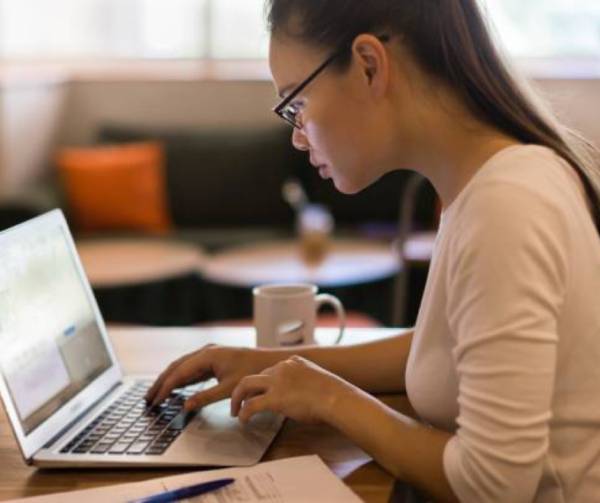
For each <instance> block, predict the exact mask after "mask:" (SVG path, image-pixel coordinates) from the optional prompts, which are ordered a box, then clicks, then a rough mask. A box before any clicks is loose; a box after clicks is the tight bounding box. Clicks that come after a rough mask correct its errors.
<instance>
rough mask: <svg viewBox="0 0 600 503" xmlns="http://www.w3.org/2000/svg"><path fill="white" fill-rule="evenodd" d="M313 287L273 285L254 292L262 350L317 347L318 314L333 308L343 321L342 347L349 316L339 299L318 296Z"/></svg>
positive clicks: (256, 323)
mask: <svg viewBox="0 0 600 503" xmlns="http://www.w3.org/2000/svg"><path fill="white" fill-rule="evenodd" d="M318 291H319V289H318V287H317V286H315V285H310V284H272V285H263V286H258V287H256V288H254V290H253V291H252V293H253V297H254V326H255V328H256V345H257V346H259V347H277V346H294V345H297V344H314V343H315V335H314V334H315V325H316V321H317V312H318V311H319V309H320V308H321V306H323V305H325V304H329V305H330V306H332V307H333V308H334V309H335V311H336V313H337V315H338V318H339V326H340V331H339V334H338V337H337V339H336V341H335V343H336V344H337V343H339V341H340V340H341V339H342V336H343V334H344V329H345V328H346V312H345V311H344V306H343V305H342V303H341V302H340V300H339V299H338V298H337V297H334V296H333V295H329V294H325V293H323V294H318Z"/></svg>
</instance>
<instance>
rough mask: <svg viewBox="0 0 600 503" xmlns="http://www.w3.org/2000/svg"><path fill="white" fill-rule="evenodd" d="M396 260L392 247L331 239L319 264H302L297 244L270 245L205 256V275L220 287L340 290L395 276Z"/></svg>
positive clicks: (242, 247)
mask: <svg viewBox="0 0 600 503" xmlns="http://www.w3.org/2000/svg"><path fill="white" fill-rule="evenodd" d="M399 264H400V261H399V257H398V254H397V253H396V252H395V251H394V249H393V247H392V246H391V245H390V244H385V243H380V242H370V241H365V240H361V241H359V240H333V241H332V243H331V245H330V249H329V252H328V254H327V255H326V257H325V259H324V260H323V262H322V263H321V264H319V265H316V266H310V265H308V264H306V263H305V262H303V261H302V259H301V256H300V248H299V244H298V242H297V241H296V240H287V241H285V240H283V241H268V242H263V243H258V244H253V245H247V246H240V247H237V248H233V249H229V250H225V251H224V252H221V253H218V254H216V255H214V256H211V257H209V259H208V260H207V261H206V264H205V266H204V277H205V278H206V279H208V280H210V281H213V282H215V283H218V284H223V285H228V286H235V287H243V288H248V287H254V286H256V285H260V284H263V283H275V282H278V283H281V282H282V281H285V282H290V283H314V284H316V285H319V286H322V287H330V288H336V287H343V286H350V285H358V284H361V283H371V282H374V281H379V280H383V279H386V278H390V277H392V276H394V275H395V274H396V273H397V272H398V270H399V267H400V266H399Z"/></svg>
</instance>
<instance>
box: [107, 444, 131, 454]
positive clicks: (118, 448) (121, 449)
mask: <svg viewBox="0 0 600 503" xmlns="http://www.w3.org/2000/svg"><path fill="white" fill-rule="evenodd" d="M128 447H129V442H119V443H116V444H115V445H113V446H112V447H111V448H110V451H109V452H110V453H111V454H123V453H125V451H126V450H127V448H128Z"/></svg>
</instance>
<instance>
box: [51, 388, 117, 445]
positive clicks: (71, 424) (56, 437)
mask: <svg viewBox="0 0 600 503" xmlns="http://www.w3.org/2000/svg"><path fill="white" fill-rule="evenodd" d="M122 385H123V382H122V381H121V382H118V383H116V384H115V385H114V386H113V387H112V388H110V389H109V390H108V391H107V392H106V393H104V394H103V395H102V396H101V397H100V398H99V399H98V400H96V401H95V402H94V403H93V404H91V405H90V406H89V407H88V408H87V409H85V410H83V411H82V412H81V414H79V415H78V416H77V417H76V418H75V419H73V421H71V422H70V423H69V424H67V426H65V427H64V428H63V429H62V430H60V431H59V432H58V433H57V434H56V435H54V436H53V437H52V438H51V439H50V440H49V441H48V442H47V443H46V445H44V447H43V449H48V448H49V447H51V446H52V445H54V443H55V442H57V441H58V439H59V438H60V437H62V436H63V435H64V434H65V433H66V432H67V431H69V430H70V429H71V428H72V427H73V426H74V425H75V424H76V423H77V422H79V421H81V419H83V417H84V416H85V415H86V414H88V413H89V412H90V410H92V409H93V408H94V407H96V406H97V405H98V404H99V403H100V402H101V401H102V400H104V399H105V398H106V397H107V396H108V395H110V394H111V393H112V392H114V391H115V389H117V388H118V387H119V386H122Z"/></svg>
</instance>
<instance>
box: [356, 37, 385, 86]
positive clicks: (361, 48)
mask: <svg viewBox="0 0 600 503" xmlns="http://www.w3.org/2000/svg"><path fill="white" fill-rule="evenodd" d="M352 54H353V56H354V60H355V62H356V64H358V67H359V70H360V72H361V73H362V75H363V76H364V82H365V84H366V85H367V86H369V89H370V91H371V93H374V96H376V97H381V96H383V95H384V94H385V92H386V90H387V87H388V84H389V78H390V56H389V54H388V52H387V50H386V48H385V46H384V44H383V42H381V40H379V39H378V38H377V37H375V36H374V35H371V34H367V33H365V34H362V35H359V36H358V37H356V39H354V42H353V44H352Z"/></svg>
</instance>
